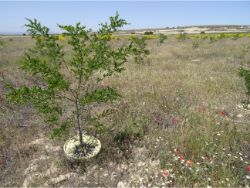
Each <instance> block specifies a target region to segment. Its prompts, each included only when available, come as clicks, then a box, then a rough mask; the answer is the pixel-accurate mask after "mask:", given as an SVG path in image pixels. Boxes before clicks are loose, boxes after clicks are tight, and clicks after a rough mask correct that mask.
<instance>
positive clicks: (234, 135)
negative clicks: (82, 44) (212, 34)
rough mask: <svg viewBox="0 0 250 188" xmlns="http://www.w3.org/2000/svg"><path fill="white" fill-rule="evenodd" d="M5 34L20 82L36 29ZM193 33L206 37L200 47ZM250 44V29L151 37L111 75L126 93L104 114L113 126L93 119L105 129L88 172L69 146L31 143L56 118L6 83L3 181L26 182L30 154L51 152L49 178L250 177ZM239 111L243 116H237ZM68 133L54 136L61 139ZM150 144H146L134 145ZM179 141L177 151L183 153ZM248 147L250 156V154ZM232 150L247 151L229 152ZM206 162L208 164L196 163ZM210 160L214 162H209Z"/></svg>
mask: <svg viewBox="0 0 250 188" xmlns="http://www.w3.org/2000/svg"><path fill="white" fill-rule="evenodd" d="M0 40H2V41H4V43H5V44H4V47H3V48H0V69H1V74H0V75H2V79H5V80H8V81H11V82H15V84H16V85H19V84H22V83H24V80H26V81H25V83H29V82H33V81H34V80H32V79H31V78H29V77H27V76H26V75H25V74H23V73H22V72H21V71H20V70H19V69H18V60H19V58H20V57H21V56H22V54H23V52H24V51H25V49H27V48H28V47H30V46H32V42H31V40H30V38H28V37H12V40H10V38H8V37H5V38H0ZM116 42H117V41H116ZM120 42H124V41H120ZM194 42H196V43H197V44H198V45H197V44H195V46H196V47H195V48H194V47H193V46H194V45H193V43H194ZM249 44H250V39H249V38H247V37H245V38H240V39H237V40H232V39H229V38H227V39H221V40H218V41H214V42H211V41H210V40H199V41H197V40H196V39H187V40H183V41H179V40H177V39H176V37H175V36H174V35H173V36H170V37H169V39H167V40H166V42H165V43H164V44H162V45H161V46H158V44H157V41H156V40H150V41H148V45H149V49H150V52H151V54H150V56H149V57H148V59H147V60H146V63H145V64H144V65H136V64H133V63H129V64H127V67H126V68H127V70H126V71H125V72H123V73H122V74H121V75H119V76H114V77H112V78H109V79H107V80H104V81H103V82H104V83H105V84H108V85H112V86H114V87H116V88H117V89H118V90H119V91H120V93H121V94H122V96H123V98H122V99H121V101H119V102H117V103H115V104H110V105H111V106H112V107H113V108H114V109H116V112H115V113H114V114H113V115H112V116H111V117H109V118H106V119H104V120H103V121H104V122H105V123H106V125H107V127H109V129H108V131H106V132H104V133H101V132H98V131H96V130H93V129H89V132H92V133H93V134H95V135H97V136H98V137H99V138H100V139H101V141H102V143H103V150H102V152H101V153H100V155H99V157H98V158H97V160H96V164H91V165H90V166H89V167H88V168H87V172H79V171H78V170H79V166H77V165H76V166H75V165H73V166H72V164H68V163H67V162H66V161H65V160H64V159H63V157H62V156H60V155H61V154H62V153H61V152H51V151H50V150H48V151H47V150H46V149H44V148H43V147H40V145H34V146H32V147H30V146H29V147H28V144H29V143H30V142H31V141H34V140H36V139H37V138H45V137H46V136H48V135H49V131H50V129H51V128H50V127H47V126H46V125H45V124H44V123H43V121H42V120H40V119H39V117H37V116H36V114H35V111H34V110H33V109H32V107H29V106H26V107H22V106H20V107H17V106H13V105H10V104H7V103H6V101H5V100H4V94H5V93H6V90H5V89H4V86H3V85H2V84H1V82H0V104H1V107H0V151H1V154H0V169H1V171H0V184H1V185H4V186H22V185H23V179H24V178H25V177H26V176H25V174H23V173H22V172H23V171H25V169H27V167H28V166H29V164H30V163H31V162H30V161H31V160H34V159H36V158H37V157H38V156H40V155H46V156H49V157H50V160H49V161H47V162H46V161H45V162H44V163H45V164H43V165H40V167H38V169H36V171H35V172H37V173H38V172H39V173H43V171H44V170H45V169H44V168H42V166H44V165H47V166H48V165H50V164H53V165H56V169H57V170H56V172H55V173H54V174H53V173H52V175H51V176H48V178H47V179H49V178H50V177H51V178H52V176H55V177H58V176H60V175H62V174H65V173H66V174H67V173H71V172H73V173H75V174H74V175H72V178H68V179H65V180H64V181H61V182H59V184H56V185H64V186H67V185H68V186H72V185H74V186H116V185H117V183H118V182H120V181H122V182H126V183H128V184H126V185H130V186H139V185H145V186H151V185H156V186H162V185H167V186H207V185H212V186H246V185H247V184H248V185H249V182H247V180H246V175H247V173H246V166H247V163H248V164H249V152H250V151H249V148H250V147H249V141H250V140H249V137H247V136H248V135H249V126H248V125H249V123H250V122H249V120H250V119H249V118H250V116H249V114H244V113H243V112H240V111H239V110H237V109H236V104H238V103H239V102H240V101H241V100H242V98H243V97H244V92H245V88H244V83H243V80H242V79H241V78H240V77H239V76H238V75H237V72H238V68H239V66H240V65H246V64H247V63H248V62H249V61H250V45H249ZM27 79H28V81H27ZM220 112H224V113H225V116H224V115H220V114H219V113H220ZM239 114H241V115H243V117H242V118H238V117H239V116H237V115H239ZM70 134H73V133H72V132H71V133H70ZM216 135H219V136H216ZM66 138H67V136H65V137H63V138H61V140H59V141H55V142H53V141H52V140H50V141H46V142H45V143H47V142H50V143H52V145H54V146H56V145H59V146H60V145H62V144H63V142H64V140H65V139H66ZM141 147H142V148H144V150H145V152H146V153H147V154H145V155H144V154H143V155H141V154H139V153H140V152H135V151H137V149H138V148H141ZM177 148H178V150H179V153H178V154H177V153H174V149H177ZM239 152H240V153H242V155H243V156H246V157H244V160H243V161H241V160H240V156H239V155H238V153H239ZM180 153H181V154H182V155H184V157H185V159H186V160H188V159H189V160H191V161H192V164H193V165H192V167H191V170H190V171H188V169H186V168H184V167H183V166H181V163H180V162H181V161H179V159H178V160H175V159H174V155H176V156H177V157H178V155H180ZM228 154H230V155H232V156H234V157H235V156H236V157H237V158H239V160H236V158H235V160H234V159H231V158H229V157H228ZM142 156H144V158H143V157H142ZM145 156H146V158H145ZM204 157H207V158H209V159H213V162H214V163H213V164H211V165H210V166H209V165H208V164H207V163H209V162H211V160H210V161H209V160H208V162H207V161H202V160H203V158H204ZM157 161H159V164H158V163H157ZM179 163H180V164H179ZM197 163H201V164H203V165H204V166H202V167H201V168H199V169H200V170H199V172H197V173H196V170H197V169H198V167H197ZM131 164H132V166H129V165H131ZM139 164H143V165H139ZM169 164H171V165H172V166H171V165H170V166H169ZM221 164H224V166H223V165H221ZM124 165H125V167H126V168H125V167H124ZM126 165H127V166H126ZM38 166H39V165H38ZM184 166H185V165H184ZM205 166H206V168H208V170H207V171H204V172H203V171H202V170H203V167H204V168H205ZM182 167H183V168H182ZM161 168H162V169H163V170H164V169H165V170H170V169H172V170H173V171H170V174H171V173H172V175H173V177H164V176H163V175H162V169H161ZM234 168H236V170H233V169H234ZM77 169H78V170H77ZM145 169H149V170H148V171H147V170H145ZM150 169H152V170H151V171H150ZM144 170H145V171H144ZM35 172H33V173H35ZM95 173H97V174H98V175H97V176H96V175H95ZM102 174H103V175H102ZM104 174H108V175H107V176H108V177H110V178H105V177H106V176H104ZM114 174H115V175H114ZM69 176H70V177H71V174H70V175H69ZM137 176H138V177H137ZM180 176H182V177H183V178H180ZM38 177H40V176H37V179H36V181H35V180H32V181H33V183H34V182H35V183H34V184H29V185H31V186H32V185H34V186H39V185H40V186H43V185H45V184H44V182H46V177H43V178H41V177H40V178H38ZM227 178H228V179H229V181H227ZM51 181H52V180H51ZM47 183H48V182H47ZM48 185H49V186H51V185H52V184H48ZM53 185H54V184H53Z"/></svg>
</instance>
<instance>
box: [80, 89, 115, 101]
mask: <svg viewBox="0 0 250 188" xmlns="http://www.w3.org/2000/svg"><path fill="white" fill-rule="evenodd" d="M118 97H120V95H119V94H118V93H117V92H116V90H114V89H113V88H110V87H107V88H103V89H96V90H94V91H92V92H90V93H88V94H86V95H85V96H84V97H82V98H81V105H85V104H90V103H93V102H97V103H101V102H107V101H113V100H116V99H117V98H118Z"/></svg>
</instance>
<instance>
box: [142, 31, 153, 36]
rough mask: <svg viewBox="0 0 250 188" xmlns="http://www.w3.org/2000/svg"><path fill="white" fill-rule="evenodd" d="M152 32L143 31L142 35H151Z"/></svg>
mask: <svg viewBox="0 0 250 188" xmlns="http://www.w3.org/2000/svg"><path fill="white" fill-rule="evenodd" d="M153 34H154V32H153V31H145V32H144V35H153Z"/></svg>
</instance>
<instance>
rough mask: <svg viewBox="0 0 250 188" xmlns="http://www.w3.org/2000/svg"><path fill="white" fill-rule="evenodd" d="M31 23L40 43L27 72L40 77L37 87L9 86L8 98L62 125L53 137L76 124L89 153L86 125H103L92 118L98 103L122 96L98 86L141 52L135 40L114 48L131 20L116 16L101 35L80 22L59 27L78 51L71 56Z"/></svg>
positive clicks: (24, 65)
mask: <svg viewBox="0 0 250 188" xmlns="http://www.w3.org/2000/svg"><path fill="white" fill-rule="evenodd" d="M27 21H28V24H26V27H27V31H28V33H29V34H30V35H31V36H32V38H33V39H35V41H36V44H35V47H34V48H32V49H29V50H28V52H27V53H26V54H25V57H24V60H23V63H22V69H23V70H25V71H26V72H27V73H30V74H31V75H33V76H35V77H36V78H37V83H36V84H34V85H33V86H27V85H25V86H22V87H19V88H15V87H14V86H13V85H9V88H10V90H11V91H10V92H9V93H8V95H7V97H8V99H9V100H10V101H12V102H16V103H21V104H22V103H26V104H32V105H33V106H34V107H35V108H36V109H37V110H38V112H39V113H40V114H41V115H42V116H43V117H44V118H45V120H46V122H47V123H50V124H53V125H57V126H58V127H57V128H55V129H54V131H53V136H59V135H60V134H61V133H62V132H63V131H65V130H66V129H67V128H69V127H70V126H71V124H74V125H76V126H77V129H78V134H79V140H80V148H82V149H83V150H86V149H87V146H86V144H85V143H84V142H83V140H82V137H83V134H84V129H83V128H84V125H86V124H88V123H89V122H98V118H97V117H92V116H91V108H92V104H93V103H101V102H108V101H112V100H115V99H117V98H118V97H119V94H118V93H117V91H116V90H115V89H113V88H111V87H98V82H100V81H101V80H103V79H104V78H105V77H108V76H112V75H113V74H115V73H120V72H122V71H123V70H124V63H126V62H127V61H128V60H127V58H128V56H129V55H130V54H131V53H132V52H134V51H135V50H136V48H137V46H135V45H134V41H131V43H130V44H129V45H123V46H120V47H117V48H113V47H112V45H111V44H110V42H111V37H112V34H113V33H114V32H115V31H117V29H119V28H121V27H123V26H124V25H126V24H127V22H126V21H125V20H124V19H120V18H119V15H118V13H116V15H115V16H113V17H110V22H109V23H104V24H100V29H99V30H98V31H97V32H91V31H90V30H88V29H86V27H85V26H82V25H81V24H80V23H77V24H76V25H75V26H73V25H59V28H61V29H62V30H63V32H64V33H63V35H64V36H65V37H66V39H67V42H68V44H69V45H70V46H71V49H72V50H71V51H70V52H69V51H67V53H66V52H65V51H64V50H63V46H62V45H61V44H60V42H59V39H58V36H56V35H51V34H50V33H49V28H47V27H45V26H42V25H41V24H40V23H39V22H38V21H37V20H36V19H35V20H30V19H27ZM132 54H134V55H136V54H135V53H132ZM65 100H67V101H68V102H69V103H71V106H70V107H72V108H71V111H72V113H71V114H70V115H66V114H68V113H65V111H67V110H70V108H67V106H69V105H67V106H64V105H63V104H65ZM65 107H66V108H65ZM72 109H73V110H72ZM72 122H74V123H72Z"/></svg>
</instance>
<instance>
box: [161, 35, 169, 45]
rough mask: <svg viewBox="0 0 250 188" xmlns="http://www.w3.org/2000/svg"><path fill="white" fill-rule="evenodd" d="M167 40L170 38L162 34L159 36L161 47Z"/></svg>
mask: <svg viewBox="0 0 250 188" xmlns="http://www.w3.org/2000/svg"><path fill="white" fill-rule="evenodd" d="M166 39H168V36H167V35H164V34H162V33H160V34H159V45H161V44H163V43H164V41H165V40H166Z"/></svg>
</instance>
